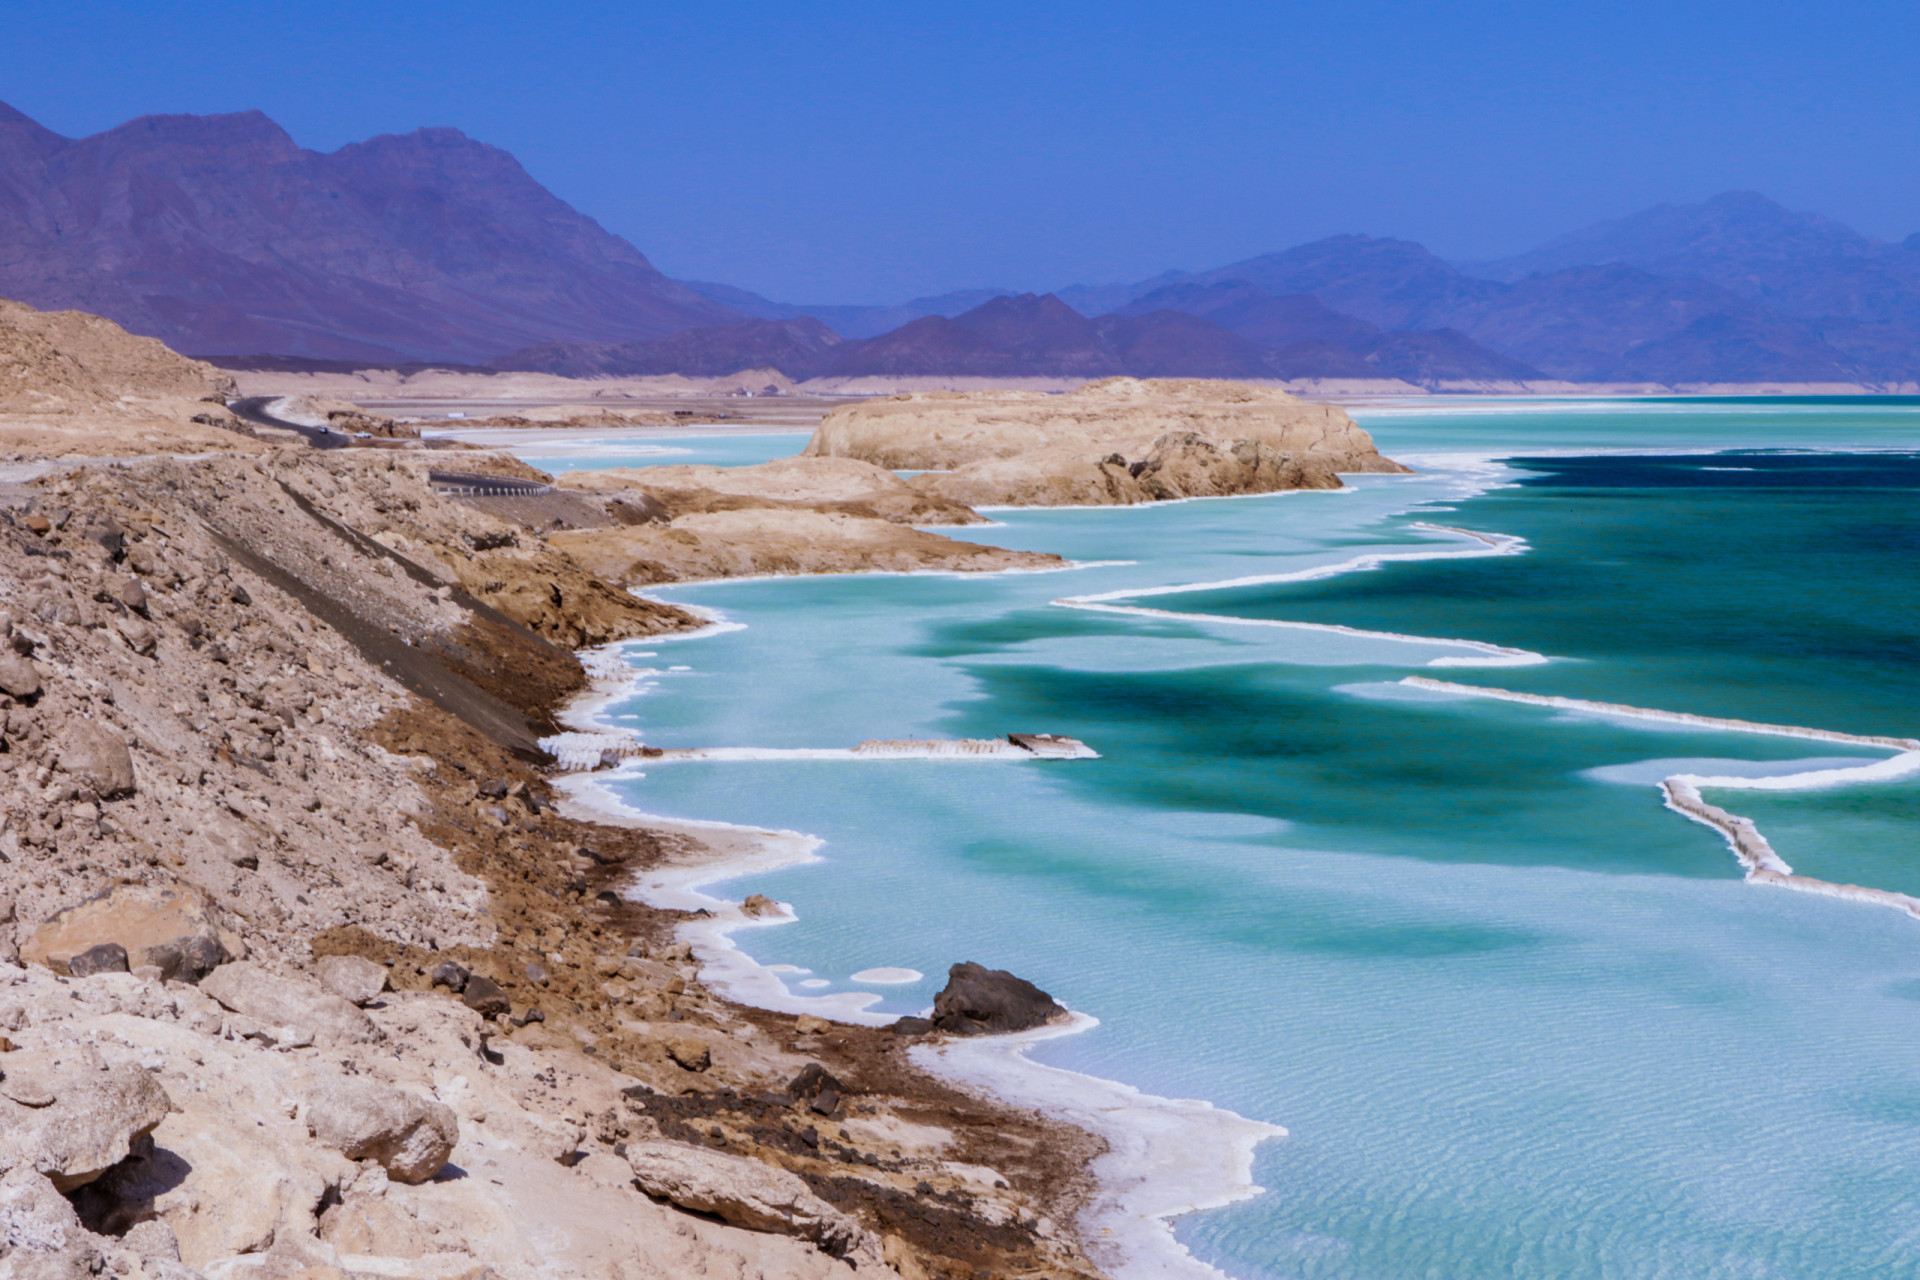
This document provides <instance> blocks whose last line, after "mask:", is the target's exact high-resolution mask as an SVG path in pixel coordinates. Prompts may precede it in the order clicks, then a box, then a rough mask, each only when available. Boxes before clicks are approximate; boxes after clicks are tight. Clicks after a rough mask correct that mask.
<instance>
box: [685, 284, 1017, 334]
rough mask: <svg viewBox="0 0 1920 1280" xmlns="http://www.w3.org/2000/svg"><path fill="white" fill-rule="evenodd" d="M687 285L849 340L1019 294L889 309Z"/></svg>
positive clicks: (754, 312)
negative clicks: (808, 320)
mask: <svg viewBox="0 0 1920 1280" xmlns="http://www.w3.org/2000/svg"><path fill="white" fill-rule="evenodd" d="M685 284H686V286H687V287H688V288H689V289H692V290H694V291H695V292H697V293H700V294H703V295H705V296H706V297H709V298H712V299H713V300H714V301H716V302H720V303H724V304H726V305H727V306H729V307H732V308H733V309H734V310H736V311H741V312H744V313H745V314H747V315H750V316H759V317H760V318H762V319H765V320H792V319H795V318H796V317H799V316H812V317H813V318H814V319H816V320H819V321H821V322H823V323H825V324H827V325H829V326H831V327H832V329H833V330H834V332H836V333H839V334H842V335H844V336H846V337H849V338H877V337H879V336H880V335H881V334H883V333H890V332H892V331H893V330H895V329H898V328H899V327H900V326H901V325H903V324H907V323H908V322H910V321H913V320H919V319H921V318H923V317H926V316H947V317H949V318H950V317H953V316H957V315H961V314H963V313H965V312H968V311H971V310H973V309H974V308H975V307H977V306H980V305H982V304H983V303H986V302H991V301H992V300H993V299H995V298H1000V297H1007V296H1010V295H1012V294H1013V293H1015V292H1016V291H1015V290H1013V289H960V290H957V291H955V292H953V293H942V294H936V295H934V296H932V297H927V298H912V299H910V300H908V301H906V302H902V303H897V304H893V305H889V306H854V305H846V304H840V303H799V302H775V301H773V299H771V298H765V297H762V296H761V295H759V294H757V293H753V292H751V291H749V290H746V289H736V288H734V287H733V286H732V285H726V284H713V283H711V282H708V281H705V280H688V281H686V282H685Z"/></svg>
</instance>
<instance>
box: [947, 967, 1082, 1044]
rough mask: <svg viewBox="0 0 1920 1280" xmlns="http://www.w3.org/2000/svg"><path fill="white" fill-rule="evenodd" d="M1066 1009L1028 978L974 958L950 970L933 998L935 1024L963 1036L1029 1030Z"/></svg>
mask: <svg viewBox="0 0 1920 1280" xmlns="http://www.w3.org/2000/svg"><path fill="white" fill-rule="evenodd" d="M1065 1012H1066V1010H1065V1009H1063V1008H1061V1007H1060V1005H1059V1004H1057V1003H1055V1001H1054V998H1053V997H1052V996H1050V995H1048V994H1047V993H1046V992H1044V991H1042V990H1041V989H1040V988H1038V987H1036V986H1034V985H1033V984H1032V983H1031V982H1028V981H1027V980H1026V979H1025V978H1016V977H1015V976H1014V975H1013V974H1011V973H1008V972H1007V971H1006V970H1005V969H989V968H987V967H986V966H985V965H980V964H975V963H974V962H973V961H971V960H967V961H962V962H961V963H960V964H956V965H954V966H953V967H952V968H951V969H949V970H948V971H947V985H946V986H945V987H943V988H941V991H940V994H939V995H937V996H935V997H934V999H933V1025H934V1026H935V1027H937V1028H938V1029H939V1030H941V1031H945V1032H948V1033H950V1034H952V1035H961V1036H977V1035H1000V1034H1003V1033H1005V1032H1009V1031H1026V1030H1029V1029H1030V1028H1033V1027H1038V1026H1042V1025H1044V1024H1045V1023H1048V1022H1051V1021H1052V1020H1053V1019H1055V1018H1057V1017H1059V1016H1060V1015H1062V1014H1064V1013H1065Z"/></svg>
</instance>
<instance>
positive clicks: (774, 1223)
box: [627, 1142, 879, 1261]
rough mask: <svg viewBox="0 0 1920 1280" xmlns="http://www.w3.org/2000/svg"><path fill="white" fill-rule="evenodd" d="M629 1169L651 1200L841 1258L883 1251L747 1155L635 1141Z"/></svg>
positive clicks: (780, 1172) (800, 1185) (783, 1174)
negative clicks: (796, 1240) (809, 1242)
mask: <svg viewBox="0 0 1920 1280" xmlns="http://www.w3.org/2000/svg"><path fill="white" fill-rule="evenodd" d="M627 1164H628V1165H629V1166H631V1167H632V1169H633V1176H634V1180H635V1181H636V1182H638V1183H639V1185H640V1189H641V1190H642V1191H645V1192H646V1193H647V1194H648V1195H650V1196H658V1197H660V1198H661V1199H663V1200H670V1201H672V1202H673V1203H674V1204H677V1205H679V1206H680V1207H681V1208H683V1209H691V1210H693V1211H694V1212H695V1213H710V1214H713V1215H714V1216H715V1217H717V1218H720V1219H722V1220H724V1221H726V1222H730V1223H732V1224H733V1225H735V1226H739V1227H747V1228H749V1229H751V1230H754V1231H777V1232H780V1233H782V1234H784V1235H796V1236H800V1237H802V1238H803V1239H807V1240H812V1241H813V1242H814V1243H816V1244H818V1245H819V1246H820V1247H821V1248H823V1249H825V1250H826V1251H827V1252H829V1253H832V1254H834V1255H836V1256H839V1257H845V1256H847V1255H849V1254H861V1253H866V1254H868V1255H869V1256H870V1257H872V1258H873V1259H874V1260H875V1261H878V1254H879V1249H878V1246H877V1244H876V1243H875V1242H874V1241H873V1239H872V1237H871V1236H869V1235H868V1234H867V1233H866V1232H865V1231H863V1230H862V1229H861V1227H860V1225H859V1223H857V1222H855V1221H853V1219H851V1218H849V1217H847V1216H846V1215H845V1214H843V1213H841V1212H840V1211H839V1210H837V1209H835V1208H834V1207H833V1206H832V1205H830V1204H828V1203H827V1202H826V1201H824V1200H822V1199H820V1198H819V1197H818V1196H816V1195H814V1194H813V1193H812V1192H810V1191H808V1190H807V1184H806V1183H805V1182H804V1181H802V1180H801V1179H800V1178H799V1177H797V1176H796V1175H794V1174H791V1173H788V1172H787V1171H786V1170H784V1169H775V1168H773V1167H772V1166H770V1165H766V1164H762V1163H761V1162H760V1161H758V1160H750V1159H747V1158H746V1157H744V1156H732V1155H726V1154H724V1153H722V1152H718V1151H704V1150H701V1149H700V1148H698V1147H685V1146H681V1145H678V1144H675V1143H666V1142H630V1143H628V1144H627Z"/></svg>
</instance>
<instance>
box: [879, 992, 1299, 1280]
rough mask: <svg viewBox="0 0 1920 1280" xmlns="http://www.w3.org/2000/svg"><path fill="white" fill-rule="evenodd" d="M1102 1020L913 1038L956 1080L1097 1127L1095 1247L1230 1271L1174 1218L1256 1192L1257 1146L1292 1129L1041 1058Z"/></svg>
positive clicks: (1162, 1270) (1200, 1278)
mask: <svg viewBox="0 0 1920 1280" xmlns="http://www.w3.org/2000/svg"><path fill="white" fill-rule="evenodd" d="M1098 1025H1099V1020H1098V1019H1096V1018H1093V1017H1090V1016H1088V1015H1086V1014H1080V1013H1076V1014H1073V1015H1072V1017H1071V1018H1070V1019H1069V1020H1067V1021H1065V1022H1061V1023H1055V1024H1053V1025H1050V1026H1046V1027H1039V1028H1036V1029H1035V1030H1032V1031H1026V1032H1021V1033H1019V1034H1016V1035H1008V1036H982V1037H978V1038H975V1039H970V1040H968V1039H956V1040H947V1041H944V1042H942V1043H938V1044H925V1045H918V1046H915V1047H914V1048H913V1049H912V1050H911V1051H910V1056H911V1057H912V1059H913V1061H914V1062H915V1063H916V1064H918V1065H920V1066H922V1067H925V1068H927V1069H928V1070H932V1071H937V1072H939V1073H940V1074H942V1075H944V1076H946V1077H947V1078H948V1079H951V1080H956V1081H959V1082H962V1083H965V1084H968V1085H970V1086H972V1087H974V1088H978V1089H985V1090H987V1091H988V1092H990V1093H993V1094H995V1095H996V1096H998V1097H1002V1098H1005V1099H1007V1100H1008V1101H1010V1102H1016V1103H1020V1104H1023V1105H1027V1106H1038V1107H1039V1108H1040V1109H1041V1110H1042V1111H1045V1112H1046V1113H1047V1114H1049V1115H1052V1116H1054V1117H1055V1118H1057V1119H1063V1120H1067V1121H1069V1122H1071V1123H1072V1124H1075V1125H1078V1126H1079V1127H1080V1128H1082V1129H1086V1130H1088V1131H1089V1132H1092V1133H1094V1134H1097V1135H1099V1136H1100V1137H1101V1138H1102V1139H1104V1140H1105V1141H1106V1143H1107V1154H1105V1155H1103V1156H1101V1157H1099V1158H1098V1159H1096V1160H1095V1161H1094V1162H1093V1171H1094V1174H1095V1177H1096V1179H1097V1182H1098V1188H1099V1189H1098V1191H1097V1192H1096V1194H1095V1196H1094V1199H1093V1201H1092V1203H1090V1204H1089V1205H1088V1206H1087V1208H1086V1209H1085V1210H1084V1211H1083V1212H1082V1214H1081V1227H1082V1240H1083V1243H1084V1245H1085V1247H1086V1250H1087V1256H1088V1257H1090V1258H1092V1259H1093V1261H1094V1262H1096V1263H1098V1264H1099V1265H1100V1266H1102V1267H1103V1268H1105V1269H1106V1270H1107V1271H1108V1272H1109V1273H1111V1274H1113V1275H1115V1276H1126V1277H1133V1276H1138V1277H1156V1278H1157V1277H1194V1280H1221V1278H1222V1277H1224V1276H1225V1274H1226V1273H1225V1272H1223V1271H1221V1270H1220V1269H1219V1268H1217V1267H1214V1266H1211V1265H1209V1264H1207V1263H1205V1262H1202V1261H1200V1260H1199V1259H1198V1258H1196V1257H1194V1256H1193V1255H1192V1254H1191V1253H1189V1252H1187V1249H1186V1247H1185V1246H1184V1245H1182V1244H1181V1243H1180V1242H1179V1240H1178V1239H1177V1238H1175V1236H1174V1234H1173V1220H1174V1219H1175V1218H1177V1217H1180V1216H1181V1215H1183V1214H1188V1213H1197V1212H1199V1211H1201V1210H1203V1209H1218V1208H1221V1207H1223V1206H1226V1205H1229V1204H1233V1203H1235V1202H1236V1201H1240V1200H1247V1199H1251V1198H1252V1197H1254V1196H1257V1195H1259V1194H1261V1193H1262V1192H1263V1191H1264V1190H1265V1188H1264V1187H1261V1186H1259V1185H1257V1184H1256V1183H1255V1182H1254V1180H1253V1153H1254V1149H1255V1148H1256V1147H1258V1146H1259V1145H1260V1144H1261V1143H1262V1142H1265V1141H1267V1140H1269V1139H1272V1138H1284V1137H1285V1136H1286V1135H1287V1131H1286V1130H1285V1129H1283V1128H1281V1127H1280V1126H1279V1125H1274V1124H1266V1123H1264V1122H1262V1121H1259V1120H1249V1119H1247V1118H1246V1117H1245V1116H1242V1115H1238V1114H1236V1113H1234V1112H1232V1111H1226V1110H1223V1109H1221V1108H1219V1107H1216V1106H1214V1105H1213V1104H1212V1103H1209V1102H1201V1101H1196V1100H1192V1099H1184V1098H1162V1097H1158V1096H1156V1095H1154V1094H1150V1093H1142V1092H1141V1091H1140V1090H1138V1089H1135V1088H1133V1087H1132V1086H1131V1085H1125V1084H1121V1083H1119V1082H1117V1081H1113V1080H1106V1079H1102V1078H1101V1077H1099V1076H1089V1075H1084V1074H1082V1073H1081V1072H1078V1071H1069V1070H1066V1069H1065V1068H1062V1067H1050V1066H1045V1065H1043V1064H1041V1063H1037V1062H1033V1061H1031V1060H1030V1059H1029V1058H1028V1057H1027V1053H1028V1051H1029V1050H1030V1049H1032V1048H1033V1047H1034V1046H1035V1045H1037V1044H1041V1043H1044V1042H1045V1041H1048V1040H1053V1039H1057V1038H1059V1037H1061V1036H1067V1035H1075V1034H1078V1033H1079V1032H1082V1031H1087V1030H1090V1029H1092V1028H1093V1027H1096V1026H1098Z"/></svg>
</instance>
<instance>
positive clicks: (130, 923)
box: [21, 884, 245, 982]
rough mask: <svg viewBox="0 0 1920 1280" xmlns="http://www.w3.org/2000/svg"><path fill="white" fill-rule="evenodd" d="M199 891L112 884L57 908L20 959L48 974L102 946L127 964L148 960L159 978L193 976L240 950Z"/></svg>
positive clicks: (242, 950) (64, 968) (187, 978)
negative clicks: (120, 952)
mask: <svg viewBox="0 0 1920 1280" xmlns="http://www.w3.org/2000/svg"><path fill="white" fill-rule="evenodd" d="M217 916H218V913H217V910H216V908H214V906H213V905H212V903H211V902H209V901H208V899H207V896H206V894H205V893H203V892H201V891H200V890H199V889H196V888H193V887H192V886H189V885H167V884H152V885H144V884H129V885H119V886H116V887H115V888H113V889H112V890H110V891H108V892H107V893H104V894H101V895H100V896H98V897H95V898H91V899H89V900H87V901H86V902H82V903H80V904H78V905H77V906H73V907H69V908H68V909H66V910H65V911H62V912H59V913H58V914H56V915H55V916H54V917H53V918H52V919H50V920H48V921H47V922H46V923H45V924H43V925H41V926H40V928H39V929H38V930H36V931H35V932H34V935H33V937H32V938H31V939H29V940H28V942H27V945H26V946H25V947H24V948H22V949H21V958H22V959H24V960H26V961H27V962H28V963H30V964H42V965H45V966H47V967H48V968H50V969H52V970H53V971H54V972H56V973H64V972H69V971H70V966H71V965H72V963H73V962H74V960H75V959H76V958H77V957H79V956H81V955H84V954H86V953H88V952H91V951H93V950H95V949H97V948H100V947H102V946H117V947H120V948H122V949H123V955H124V957H125V960H126V965H127V966H128V967H139V966H143V965H153V966H154V967H156V968H158V969H159V970H160V976H161V977H163V978H174V979H179V980H181V981H185V982H198V981H199V980H200V979H201V978H202V977H203V976H205V975H206V974H207V973H209V972H211V971H212V970H213V969H214V968H215V967H216V966H218V965H220V964H221V963H223V962H224V961H225V960H226V959H227V958H228V957H229V956H231V955H240V954H244V953H245V944H244V943H242V942H241V941H240V939H239V937H238V935H236V934H234V933H233V932H232V931H231V930H229V929H227V928H225V927H223V925H222V924H221V923H220V922H219V920H218V918H217Z"/></svg>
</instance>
